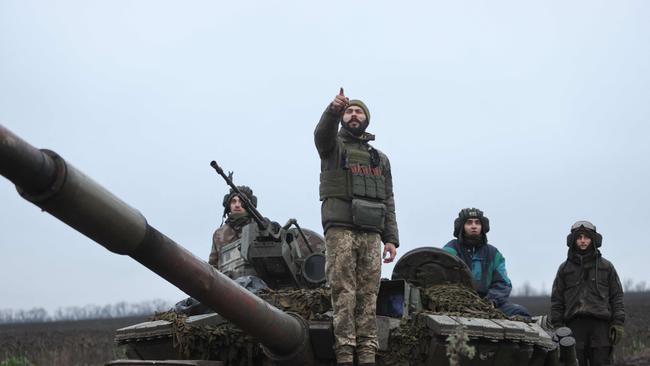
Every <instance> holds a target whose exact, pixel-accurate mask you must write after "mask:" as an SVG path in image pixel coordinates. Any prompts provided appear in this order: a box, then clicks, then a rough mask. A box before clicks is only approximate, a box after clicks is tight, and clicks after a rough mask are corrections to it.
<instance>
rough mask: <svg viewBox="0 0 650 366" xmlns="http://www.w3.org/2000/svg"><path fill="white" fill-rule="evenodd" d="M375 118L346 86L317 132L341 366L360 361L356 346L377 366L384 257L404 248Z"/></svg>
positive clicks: (362, 360)
mask: <svg viewBox="0 0 650 366" xmlns="http://www.w3.org/2000/svg"><path fill="white" fill-rule="evenodd" d="M369 123H370V112H369V111H368V108H367V107H366V105H365V104H364V103H363V102H362V101H360V100H349V99H348V98H347V97H346V96H345V95H344V93H343V88H341V90H340V93H339V94H338V95H337V96H336V97H335V98H334V100H333V101H332V102H331V103H330V104H329V105H328V106H327V108H326V109H325V112H323V114H322V116H321V118H320V121H319V122H318V125H317V126H316V130H315V132H314V140H315V143H316V149H317V150H318V155H319V156H320V159H321V174H320V187H319V191H320V200H321V201H322V202H323V203H322V206H321V218H322V223H323V229H324V231H325V246H326V252H327V259H326V260H327V264H326V276H327V281H328V282H329V285H330V287H331V289H332V307H333V310H334V337H335V345H334V351H335V354H336V359H337V363H338V364H339V365H352V363H353V362H354V354H355V351H356V355H357V360H358V362H359V364H360V365H374V364H375V353H376V352H377V348H378V342H377V325H376V301H377V293H378V292H379V282H380V278H381V259H382V256H383V258H384V263H389V262H392V261H393V260H394V259H395V257H396V255H397V249H396V248H397V247H398V246H399V238H398V230H397V222H396V219H395V201H394V199H393V182H392V176H391V170H390V162H389V161H388V158H387V157H386V155H384V154H383V153H381V152H380V151H379V150H377V149H375V148H374V147H372V146H371V145H370V144H369V143H368V142H369V141H372V140H374V138H375V137H374V135H372V134H369V133H366V132H365V130H366V128H367V127H368V124H369ZM339 124H340V125H341V127H342V128H341V129H340V130H339ZM382 242H383V243H384V249H383V255H382V251H381V243H382ZM387 255H388V256H387Z"/></svg>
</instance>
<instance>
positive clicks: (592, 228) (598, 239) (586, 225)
mask: <svg viewBox="0 0 650 366" xmlns="http://www.w3.org/2000/svg"><path fill="white" fill-rule="evenodd" d="M579 234H585V235H587V236H588V237H590V238H591V240H592V242H593V244H594V247H596V248H600V246H601V245H603V236H602V235H600V234H599V233H598V231H596V225H594V224H592V223H591V222H589V221H586V220H580V221H576V222H575V223H574V224H573V225H571V232H570V233H569V235H567V237H566V246H567V247H569V248H571V247H572V246H573V245H574V244H575V242H576V239H577V238H578V235H579Z"/></svg>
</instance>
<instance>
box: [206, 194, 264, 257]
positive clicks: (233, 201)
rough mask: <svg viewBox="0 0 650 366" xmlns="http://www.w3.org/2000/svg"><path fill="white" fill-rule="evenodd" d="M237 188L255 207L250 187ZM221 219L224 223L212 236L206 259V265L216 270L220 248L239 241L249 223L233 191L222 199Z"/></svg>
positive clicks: (244, 209)
mask: <svg viewBox="0 0 650 366" xmlns="http://www.w3.org/2000/svg"><path fill="white" fill-rule="evenodd" d="M237 188H239V190H240V191H241V192H242V193H243V194H245V195H246V197H247V198H248V199H249V200H250V201H251V203H252V204H253V206H255V207H257V197H255V195H254V194H253V190H252V189H250V187H247V186H238V187H237ZM222 217H223V218H225V219H226V221H225V223H223V224H222V225H221V226H220V227H219V228H218V229H217V230H216V231H215V232H214V234H213V235H212V250H211V252H210V257H209V259H208V263H210V264H211V265H212V266H213V267H215V268H217V269H219V251H220V249H221V247H223V246H224V245H226V244H230V243H232V242H233V241H235V240H237V239H239V238H240V237H241V231H242V228H243V227H244V226H246V225H248V224H250V222H251V217H250V216H249V214H248V211H247V210H246V208H245V207H244V204H243V202H242V200H241V198H240V197H239V196H238V195H237V193H235V191H234V190H233V189H230V192H229V193H228V194H226V195H225V196H224V197H223V216H222Z"/></svg>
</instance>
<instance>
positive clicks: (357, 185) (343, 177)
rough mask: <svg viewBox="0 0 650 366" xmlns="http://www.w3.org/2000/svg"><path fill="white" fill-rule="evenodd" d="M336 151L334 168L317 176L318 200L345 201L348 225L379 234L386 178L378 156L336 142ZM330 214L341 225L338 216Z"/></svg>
mask: <svg viewBox="0 0 650 366" xmlns="http://www.w3.org/2000/svg"><path fill="white" fill-rule="evenodd" d="M338 147H339V151H340V156H339V163H338V164H337V167H336V168H335V169H332V170H325V171H323V172H321V174H320V187H319V193H320V200H321V201H325V200H326V199H329V198H336V199H341V200H344V201H349V202H350V204H351V207H349V209H350V210H351V212H352V222H349V223H348V224H351V225H352V226H357V227H360V228H363V229H371V230H378V231H381V230H383V228H384V217H385V215H386V205H385V204H384V200H385V199H386V177H385V176H384V172H383V168H384V165H382V164H381V157H380V155H379V152H378V151H377V150H375V149H374V148H373V147H372V146H370V145H365V146H364V145H361V146H358V145H357V144H348V145H346V144H345V143H343V142H341V141H338ZM364 147H365V148H364ZM332 214H333V216H334V217H336V216H338V217H340V218H341V220H343V221H345V219H343V217H345V215H343V214H342V213H341V214H340V215H337V213H336V212H333V213H332ZM335 221H337V220H335Z"/></svg>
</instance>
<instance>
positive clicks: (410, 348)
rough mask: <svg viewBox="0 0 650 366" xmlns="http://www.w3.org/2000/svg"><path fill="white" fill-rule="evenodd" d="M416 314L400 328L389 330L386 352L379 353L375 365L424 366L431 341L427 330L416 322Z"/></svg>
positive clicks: (403, 322) (402, 323)
mask: <svg viewBox="0 0 650 366" xmlns="http://www.w3.org/2000/svg"><path fill="white" fill-rule="evenodd" d="M415 319H417V314H414V315H413V317H411V318H407V319H405V320H403V321H402V322H401V323H400V326H399V327H397V328H395V329H393V330H391V332H390V342H389V348H388V350H387V351H379V352H378V354H377V365H381V366H410V365H424V364H425V363H426V359H427V351H428V347H429V343H430V340H431V335H430V333H429V331H428V329H427V328H426V327H425V326H424V324H422V323H421V322H417V321H416V320H415Z"/></svg>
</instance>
